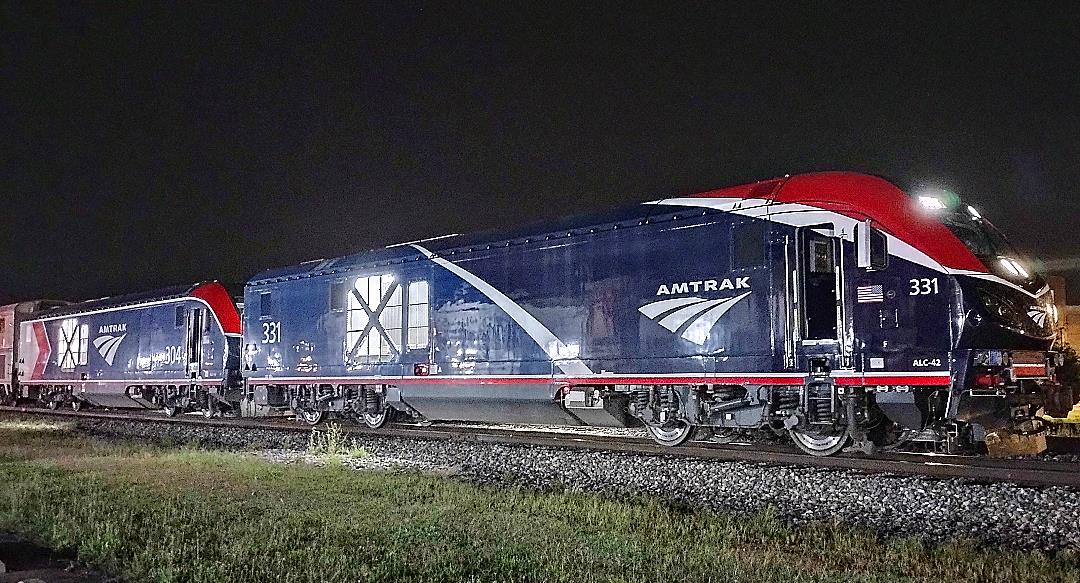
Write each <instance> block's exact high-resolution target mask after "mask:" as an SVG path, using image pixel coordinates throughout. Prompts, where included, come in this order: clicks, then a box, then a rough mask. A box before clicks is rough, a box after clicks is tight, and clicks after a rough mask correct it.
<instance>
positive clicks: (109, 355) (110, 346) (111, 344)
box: [94, 334, 127, 366]
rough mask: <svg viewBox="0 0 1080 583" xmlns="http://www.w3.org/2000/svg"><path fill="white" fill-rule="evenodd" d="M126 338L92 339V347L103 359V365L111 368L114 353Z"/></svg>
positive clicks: (104, 337)
mask: <svg viewBox="0 0 1080 583" xmlns="http://www.w3.org/2000/svg"><path fill="white" fill-rule="evenodd" d="M124 338H127V334H124V335H123V336H108V335H106V336H98V337H97V338H94V347H96V348H97V349H98V354H100V355H101V358H104V359H105V363H106V364H108V365H109V366H112V363H113V359H115V358H116V351H117V349H119V348H120V343H121V342H123V341H124Z"/></svg>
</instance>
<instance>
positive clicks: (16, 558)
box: [0, 532, 117, 583]
mask: <svg viewBox="0 0 1080 583" xmlns="http://www.w3.org/2000/svg"><path fill="white" fill-rule="evenodd" d="M0 562H2V563H3V564H4V567H5V572H3V573H0V583H19V582H23V583H39V582H41V583H117V580H116V579H113V578H110V577H108V576H106V575H104V574H102V573H99V572H97V571H94V570H92V569H88V568H86V567H85V566H82V565H79V564H77V563H76V562H75V561H74V560H72V559H71V558H70V557H65V556H62V555H59V554H57V553H54V552H53V551H51V550H50V549H46V548H44V547H40V546H38V545H35V544H34V543H32V542H30V541H28V540H26V539H24V538H22V537H19V536H17V535H14V534H11V533H8V532H0Z"/></svg>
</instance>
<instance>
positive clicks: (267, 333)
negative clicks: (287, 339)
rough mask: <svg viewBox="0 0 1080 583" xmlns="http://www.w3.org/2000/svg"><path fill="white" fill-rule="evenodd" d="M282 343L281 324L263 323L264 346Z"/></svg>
mask: <svg viewBox="0 0 1080 583" xmlns="http://www.w3.org/2000/svg"><path fill="white" fill-rule="evenodd" d="M278 342H281V322H263V344H277V343H278Z"/></svg>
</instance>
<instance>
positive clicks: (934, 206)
mask: <svg viewBox="0 0 1080 583" xmlns="http://www.w3.org/2000/svg"><path fill="white" fill-rule="evenodd" d="M919 204H921V205H922V206H923V208H926V209H930V210H932V211H939V210H942V209H944V208H946V207H945V203H943V202H941V199H939V198H937V197H934V196H920V197H919Z"/></svg>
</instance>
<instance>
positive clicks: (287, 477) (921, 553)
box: [0, 423, 1080, 583]
mask: <svg viewBox="0 0 1080 583" xmlns="http://www.w3.org/2000/svg"><path fill="white" fill-rule="evenodd" d="M342 451H345V450H342ZM0 528H3V529H8V530H16V531H20V532H22V533H25V534H27V535H29V536H30V537H32V538H34V539H36V540H37V541H38V542H41V543H43V544H45V545H48V546H51V547H54V548H63V549H70V550H72V551H74V552H76V553H77V554H78V556H79V557H80V559H82V560H85V561H88V562H91V563H95V564H97V565H99V566H100V567H102V568H103V569H105V570H106V571H109V572H110V573H113V574H116V575H119V576H121V577H123V578H125V579H126V580H129V581H207V582H210V581H213V582H215V583H218V582H229V581H289V582H307V581H311V582H315V581H320V582H321V581H391V580H393V581H397V580H403V581H620V582H621V581H657V580H679V581H777V582H779V581H783V582H785V583H789V582H792V581H848V580H852V581H908V580H911V581H945V580H952V581H956V580H973V581H1076V580H1080V568H1078V563H1077V560H1076V556H1074V555H1073V554H1071V553H1058V554H1057V555H1053V556H1050V555H1045V554H1041V553H1022V552H1010V551H1002V550H993V549H985V548H981V547H980V546H978V545H976V544H974V543H971V542H958V543H953V544H948V545H942V546H927V545H924V544H922V543H920V542H918V541H915V540H900V541H893V542H886V543H883V542H881V541H880V540H879V539H877V538H876V537H875V536H873V535H872V534H870V533H867V532H863V531H859V530H853V529H850V528H847V527H843V526H839V525H820V526H815V527H808V528H789V527H787V526H785V525H784V524H783V523H782V522H781V521H779V520H778V519H777V518H776V517H775V516H773V515H772V514H770V513H760V514H757V515H754V516H752V517H739V516H734V515H721V514H715V513H711V512H705V511H698V510H692V509H687V508H680V507H676V506H671V505H669V504H664V503H661V502H657V501H653V500H646V499H641V500H633V501H614V500H609V499H605V498H603V497H600V496H596V495H591V494H582V493H574V492H560V493H536V492H531V491H525V490H519V489H491V488H479V487H475V486H472V485H469V484H465V483H462V482H458V481H454V480H450V479H446V478H440V477H434V476H425V475H420V474H390V473H384V472H355V471H350V470H348V469H345V468H344V467H342V466H341V465H329V466H326V467H314V466H306V465H282V464H272V463H269V462H265V461H261V460H258V459H256V458H254V457H252V456H250V455H244V454H234V453H225V452H211V451H198V450H192V449H160V448H155V447H150V446H144V445H139V444H132V443H121V442H106V441H100V440H94V439H89V438H85V437H80V436H78V435H75V434H73V433H71V432H70V428H66V427H64V426H58V425H55V424H32V425H12V424H6V423H0Z"/></svg>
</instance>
